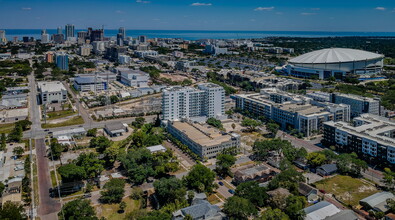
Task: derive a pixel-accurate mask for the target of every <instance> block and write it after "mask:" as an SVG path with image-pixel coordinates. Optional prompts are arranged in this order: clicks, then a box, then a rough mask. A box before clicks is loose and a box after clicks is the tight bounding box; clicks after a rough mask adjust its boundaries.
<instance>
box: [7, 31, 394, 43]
mask: <svg viewBox="0 0 395 220" xmlns="http://www.w3.org/2000/svg"><path fill="white" fill-rule="evenodd" d="M63 31H64V30H63ZM78 31H86V30H82V29H78V30H76V32H78ZM47 33H48V34H55V33H56V29H47ZM117 33H118V30H104V35H105V36H106V37H113V36H116V35H117ZM126 35H127V36H131V37H137V36H140V35H145V36H147V37H148V38H183V39H185V40H198V39H250V38H263V37H343V36H378V37H387V36H388V37H395V32H325V31H196V30H127V31H126ZM23 36H29V37H34V38H35V39H40V38H41V29H6V37H7V38H8V39H9V40H12V39H13V37H18V38H19V39H21V38H22V37H23Z"/></svg>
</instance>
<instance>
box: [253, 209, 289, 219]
mask: <svg viewBox="0 0 395 220" xmlns="http://www.w3.org/2000/svg"><path fill="white" fill-rule="evenodd" d="M259 220H290V218H289V216H288V215H287V214H285V213H284V212H282V211H281V210H280V209H272V208H271V207H268V208H267V209H266V211H265V212H264V213H262V216H261V217H260V218H259Z"/></svg>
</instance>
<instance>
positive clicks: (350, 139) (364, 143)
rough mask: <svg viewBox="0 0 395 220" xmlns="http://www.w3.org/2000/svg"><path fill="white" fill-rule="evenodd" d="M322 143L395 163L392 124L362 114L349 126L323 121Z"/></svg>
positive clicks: (393, 126) (394, 124) (394, 135)
mask: <svg viewBox="0 0 395 220" xmlns="http://www.w3.org/2000/svg"><path fill="white" fill-rule="evenodd" d="M323 142H324V144H325V145H327V146H332V145H333V146H337V147H338V149H339V150H341V151H345V152H356V153H357V154H359V155H365V156H368V157H372V158H375V159H376V160H377V161H380V162H381V163H384V162H387V163H390V164H395V122H393V121H390V120H389V119H387V118H384V117H380V116H377V115H372V114H362V115H361V116H360V117H357V118H354V123H353V124H349V123H346V122H341V121H340V122H333V121H329V122H325V123H324V139H323Z"/></svg>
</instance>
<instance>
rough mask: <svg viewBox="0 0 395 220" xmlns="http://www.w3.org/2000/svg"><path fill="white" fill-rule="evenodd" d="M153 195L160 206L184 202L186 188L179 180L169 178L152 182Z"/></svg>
mask: <svg viewBox="0 0 395 220" xmlns="http://www.w3.org/2000/svg"><path fill="white" fill-rule="evenodd" d="M154 188H155V195H156V197H157V198H158V201H159V203H161V205H165V204H168V203H173V202H175V201H177V200H178V201H182V200H185V194H186V188H185V187H184V185H183V183H182V181H181V180H179V179H177V178H175V177H171V178H161V179H160V180H158V181H155V182H154Z"/></svg>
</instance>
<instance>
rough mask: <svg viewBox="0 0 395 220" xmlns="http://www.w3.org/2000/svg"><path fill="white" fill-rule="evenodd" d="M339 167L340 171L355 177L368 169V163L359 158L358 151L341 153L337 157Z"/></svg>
mask: <svg viewBox="0 0 395 220" xmlns="http://www.w3.org/2000/svg"><path fill="white" fill-rule="evenodd" d="M337 168H338V171H339V173H342V174H345V175H350V176H354V177H359V176H361V172H362V171H365V170H367V169H368V164H367V163H366V162H365V161H363V160H361V159H358V155H357V154H356V153H351V154H341V155H339V156H338V159H337Z"/></svg>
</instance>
